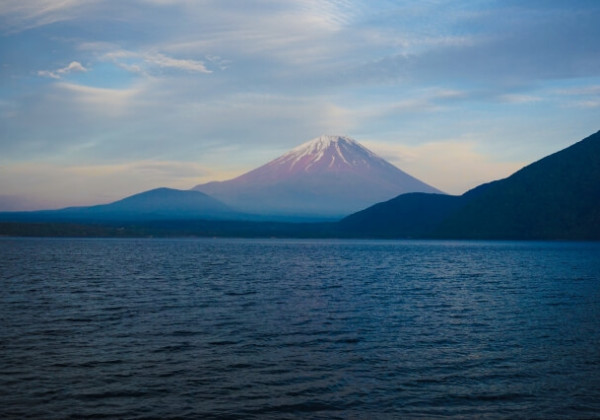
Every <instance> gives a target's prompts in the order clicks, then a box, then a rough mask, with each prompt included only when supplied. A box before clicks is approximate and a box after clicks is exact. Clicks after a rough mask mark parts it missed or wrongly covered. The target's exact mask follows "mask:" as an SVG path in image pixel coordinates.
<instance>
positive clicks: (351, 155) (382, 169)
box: [194, 136, 439, 216]
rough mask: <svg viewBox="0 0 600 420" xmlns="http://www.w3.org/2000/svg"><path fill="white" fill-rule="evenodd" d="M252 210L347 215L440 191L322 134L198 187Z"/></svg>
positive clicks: (350, 141)
mask: <svg viewBox="0 0 600 420" xmlns="http://www.w3.org/2000/svg"><path fill="white" fill-rule="evenodd" d="M194 189H195V190H199V191H202V192H204V193H206V194H209V195H211V196H213V197H215V198H217V199H219V200H221V201H223V202H224V203H226V204H228V205H230V206H232V207H234V208H237V209H239V210H243V211H246V212H255V213H261V214H273V215H298V216H300V215H302V216H343V215H346V214H350V213H352V212H355V211H358V210H361V209H363V208H365V207H368V206H370V205H372V204H375V203H377V202H380V201H384V200H389V199H391V198H393V197H395V196H397V195H399V194H402V193H406V192H439V191H438V190H437V189H435V188H433V187H431V186H429V185H427V184H425V183H423V182H421V181H419V180H418V179H416V178H414V177H412V176H410V175H408V174H407V173H405V172H403V171H401V170H400V169H398V168H397V167H395V166H394V165H392V164H390V163H389V162H387V161H386V160H384V159H382V158H380V157H379V156H377V155H376V154H375V153H373V152H371V151H370V150H368V149H367V148H365V147H363V146H361V145H360V144H359V143H358V142H356V141H355V140H353V139H351V138H349V137H343V136H320V137H317V138H315V139H313V140H310V141H308V142H306V143H304V144H301V145H300V146H298V147H295V148H294V149H292V150H290V151H289V152H287V153H285V154H284V155H282V156H280V157H278V158H276V159H274V160H272V161H271V162H269V163H267V164H265V165H263V166H261V167H259V168H256V169H254V170H252V171H250V172H247V173H245V174H243V175H241V176H239V177H237V178H234V179H231V180H228V181H223V182H210V183H208V184H202V185H198V186H196V187H194Z"/></svg>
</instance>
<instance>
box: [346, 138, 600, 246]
mask: <svg viewBox="0 0 600 420" xmlns="http://www.w3.org/2000/svg"><path fill="white" fill-rule="evenodd" d="M340 225H341V226H340V229H341V231H343V232H344V233H345V234H347V235H349V236H359V237H388V238H405V237H420V238H423V237H431V238H464V239H600V131H599V132H597V133H595V134H593V135H591V136H589V137H587V138H585V139H584V140H582V141H580V142H578V143H576V144H574V145H573V146H571V147H568V148H567V149H564V150H562V151H560V152H557V153H555V154H552V155H550V156H547V157H545V158H543V159H541V160H539V161H537V162H535V163H532V164H531V165H529V166H526V167H525V168H523V169H521V170H520V171H518V172H516V173H514V174H513V175H512V176H510V177H508V178H506V179H503V180H500V181H495V182H491V183H489V184H484V185H480V186H479V187H476V188H474V189H472V190H470V191H468V192H466V193H465V194H463V195H461V196H448V195H440V194H404V195H400V196H398V197H396V198H394V199H392V200H389V201H387V202H383V203H379V204H376V205H374V206H372V207H369V208H367V209H366V210H363V211H360V212H358V213H355V214H353V215H350V216H348V217H346V218H345V219H343V220H342V221H341V222H340Z"/></svg>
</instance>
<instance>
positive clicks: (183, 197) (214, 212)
mask: <svg viewBox="0 0 600 420" xmlns="http://www.w3.org/2000/svg"><path fill="white" fill-rule="evenodd" d="M199 217H201V218H205V219H216V218H231V219H236V218H242V215H241V214H240V213H238V212H236V211H234V210H233V209H231V208H229V207H228V206H226V205H225V204H223V203H221V202H220V201H218V200H215V199H214V198H212V197H210V196H208V195H206V194H204V193H201V192H199V191H190V190H176V189H172V188H156V189H153V190H150V191H145V192H142V193H139V194H135V195H132V196H129V197H126V198H124V199H122V200H118V201H115V202H114V203H109V204H100V205H97V206H89V207H67V208H64V209H60V210H43V211H32V212H12V213H4V214H2V213H0V219H7V218H9V219H11V220H32V219H33V220H38V221H39V220H42V221H43V220H59V221H60V220H62V221H70V220H72V221H107V220H121V221H132V220H167V219H168V220H173V219H197V218H199Z"/></svg>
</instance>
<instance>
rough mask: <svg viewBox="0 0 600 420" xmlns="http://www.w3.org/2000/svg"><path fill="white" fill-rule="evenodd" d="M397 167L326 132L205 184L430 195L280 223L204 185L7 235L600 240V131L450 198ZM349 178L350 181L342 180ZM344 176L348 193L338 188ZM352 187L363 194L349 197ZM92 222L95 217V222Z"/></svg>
mask: <svg viewBox="0 0 600 420" xmlns="http://www.w3.org/2000/svg"><path fill="white" fill-rule="evenodd" d="M374 168H375V169H374ZM398 171H399V170H398V169H397V168H395V167H393V166H392V165H390V164H388V163H387V162H385V161H383V160H382V159H380V158H377V157H376V156H374V155H373V154H372V153H371V152H369V151H368V150H366V149H364V148H362V146H359V145H357V144H356V143H355V142H353V141H351V140H349V139H346V138H339V137H338V138H330V137H321V138H319V139H316V140H313V141H311V142H309V143H306V144H305V145H303V146H301V147H299V148H297V149H294V150H292V151H291V152H290V153H287V154H285V155H283V156H282V157H280V158H278V159H276V160H275V161H273V162H271V163H269V164H267V165H265V166H263V167H261V168H258V169H256V170H254V171H251V172H249V173H248V174H246V175H243V176H241V177H238V178H236V179H234V180H231V181H226V182H223V183H211V184H205V185H204V186H199V187H198V188H200V187H202V188H205V187H206V188H208V187H211V188H213V187H214V191H215V194H217V193H219V191H221V194H222V196H223V197H225V198H227V197H232V196H233V195H234V194H233V192H234V191H238V189H241V191H251V192H253V194H248V196H247V197H245V198H244V199H245V200H250V199H251V197H255V199H256V200H259V198H260V197H263V198H264V200H266V201H267V204H268V206H265V207H264V208H268V209H270V211H273V210H274V209H275V208H277V209H279V210H281V211H284V210H290V209H291V208H292V207H286V205H281V206H280V207H274V206H276V205H277V203H280V202H281V201H285V202H286V203H293V202H294V201H293V199H297V197H304V198H305V199H307V200H308V199H309V198H310V197H311V193H312V194H316V193H317V192H320V193H321V194H325V192H326V191H330V192H331V194H332V197H335V198H336V200H337V199H340V200H345V201H344V205H350V204H349V203H353V204H352V205H356V203H359V202H360V200H365V199H366V198H365V197H366V196H368V195H367V194H365V193H364V192H363V190H362V189H361V188H366V185H368V182H367V181H365V179H368V180H369V182H375V184H382V185H383V186H384V188H381V189H379V192H378V193H377V194H383V192H382V191H390V190H392V189H393V188H394V185H398V184H400V181H404V182H405V184H403V185H404V186H406V185H411V186H413V187H419V188H422V189H425V190H427V191H430V192H409V193H404V194H400V195H398V196H396V197H395V198H393V199H390V200H387V201H382V202H380V203H378V204H375V205H372V206H371V207H368V208H366V209H364V210H362V211H359V212H356V213H353V214H351V215H349V216H347V217H345V218H343V219H342V220H340V221H339V222H329V223H299V222H296V223H282V222H281V221H280V222H273V221H265V220H266V219H263V221H261V222H259V221H257V220H260V219H257V218H256V217H254V218H253V216H251V215H248V214H245V213H243V212H239V211H237V209H234V208H232V207H231V206H228V205H227V204H224V203H223V202H221V201H219V200H217V199H215V198H213V197H211V196H209V195H207V194H205V193H202V192H200V191H194V190H188V191H182V190H172V189H167V188H159V189H156V190H151V191H147V192H144V193H141V194H136V195H134V196H131V197H127V198H125V199H123V200H120V201H117V202H114V203H111V204H106V205H100V206H92V207H80V208H67V209H63V210H56V211H42V212H20V213H0V221H2V222H0V234H5V235H6V234H10V235H43V236H70V235H74V236H150V235H152V236H189V235H191V236H244V237H255V236H263V237H265V236H266V237H277V236H281V237H344V238H452V239H527V240H531V239H540V240H543V239H567V240H600V131H599V132H597V133H595V134H593V135H591V136H589V137H587V138H585V139H584V140H582V141H580V142H578V143H576V144H574V145H572V146H571V147H568V148H566V149H564V150H562V151H559V152H557V153H554V154H552V155H550V156H547V157H545V158H543V159H541V160H539V161H537V162H535V163H532V164H530V165H528V166H526V167H524V168H523V169H521V170H520V171H518V172H516V173H514V174H513V175H511V176H510V177H508V178H505V179H502V180H499V181H494V182H491V183H488V184H483V185H480V186H478V187H476V188H474V189H472V190H470V191H467V192H466V193H465V194H463V195H460V196H453V195H446V194H442V193H440V192H438V191H437V190H435V189H434V188H432V187H429V186H427V185H426V184H422V183H420V181H418V180H415V179H414V178H412V177H410V176H409V175H406V174H404V173H403V172H402V171H399V173H398ZM324 173H325V174H331V173H333V174H334V176H331V177H329V176H327V177H326V176H325V175H323V174H324ZM365 174H370V176H365ZM313 175H314V176H313ZM305 177H308V179H309V180H310V181H306V180H304V178H305ZM324 178H327V179H328V182H324V181H323V179H324ZM332 179H333V180H334V181H332ZM344 179H345V180H348V182H350V184H349V185H343V183H342V180H344ZM394 179H395V180H396V182H397V183H398V184H395V183H394V182H393V180H394ZM318 180H321V181H323V182H322V183H321V184H319V182H318ZM338 181H339V182H340V183H341V184H339V187H340V189H342V190H343V191H344V192H345V193H344V194H342V195H336V194H341V193H340V192H339V191H335V190H334V191H332V190H331V188H332V185H336V182H338ZM363 181H364V183H363V184H361V182H363ZM352 182H355V183H356V184H352ZM294 183H296V184H295V185H296V186H297V187H296V189H295V190H294V191H296V192H298V191H302V194H298V195H291V196H290V197H289V202H288V201H286V200H283V198H284V197H283V196H281V195H279V196H278V197H277V198H278V199H274V198H273V199H269V197H268V196H267V195H265V196H261V194H267V191H270V192H272V193H273V194H275V192H277V191H279V190H278V188H282V189H284V188H283V186H287V187H289V186H290V185H294ZM244 185H245V186H246V189H245V190H244V188H242V187H243V186H244ZM307 185H312V186H313V187H314V189H307ZM353 185H357V188H356V195H358V196H360V200H356V201H352V199H351V197H350V198H348V195H350V196H351V195H352V194H351V193H352V192H353V191H354V189H353V188H352V187H353ZM401 186H402V185H401ZM359 187H360V188H359ZM289 188H291V187H289ZM303 188H304V189H303ZM319 188H320V189H319ZM284 190H285V189H284ZM228 194H231V195H229V196H228ZM316 197H321V199H322V201H323V203H325V204H322V205H321V206H320V207H319V209H321V211H323V209H329V210H330V211H336V208H335V207H333V205H332V204H327V200H326V199H325V198H323V197H322V195H316ZM340 197H341V198H340ZM240 202H243V201H240ZM300 204H301V203H300ZM247 208H251V207H250V206H249V207H247ZM311 208H312V209H314V208H315V207H311V205H310V203H308V205H306V206H304V207H302V209H303V211H308V210H310V209H311ZM67 222H68V223H67ZM90 223H94V225H93V226H92V227H91V228H90ZM102 223H105V224H104V225H102Z"/></svg>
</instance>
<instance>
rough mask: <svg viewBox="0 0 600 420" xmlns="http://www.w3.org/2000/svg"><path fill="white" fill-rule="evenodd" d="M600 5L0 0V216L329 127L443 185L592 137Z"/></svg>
mask: <svg viewBox="0 0 600 420" xmlns="http://www.w3.org/2000/svg"><path fill="white" fill-rule="evenodd" d="M598 22H600V1H597V0H569V1H566V0H560V1H554V0H527V1H523V0H519V1H516V0H514V1H513V0H497V1H492V0H470V1H469V0H466V1H464V0H463V1H450V0H421V1H407V0H404V1H402V0H398V1H391V0H390V1H387V0H364V1H362V0H329V1H328V0H318V1H317V0H237V1H233V0H126V1H124V0H27V1H24V0H2V1H1V2H0V211H1V210H33V209H42V208H61V207H66V206H73V205H90V204H99V203H106V202H110V201H114V200H116V199H119V198H123V197H125V196H128V195H131V194H134V193H138V192H141V191H145V190H148V189H152V188H156V187H171V188H180V189H187V188H192V187H193V186H194V185H197V184H200V183H204V182H208V181H213V180H225V179H229V178H232V177H234V176H237V175H240V174H242V173H244V172H247V171H248V170H251V169H254V168H256V167H258V166H260V165H262V164H264V163H267V162H268V161H270V160H272V159H275V158H276V157H278V156H280V155H281V154H283V153H285V152H286V151H288V150H289V149H291V148H293V147H296V146H298V145H299V144H301V143H304V142H306V141H308V140H310V139H312V138H315V137H317V136H319V135H322V134H329V135H345V136H349V137H351V138H353V139H355V140H357V141H358V142H360V143H361V144H363V145H364V146H366V147H368V148H369V149H371V150H372V151H373V152H375V153H377V154H378V155H380V156H381V157H383V158H385V159H387V160H389V161H390V162H391V163H393V164H395V165H396V166H398V167H399V168H401V169H402V170H404V171H406V172H408V173H410V174H411V175H413V176H416V177H417V178H419V179H421V180H423V181H425V182H427V183H429V184H431V185H433V186H435V187H437V188H439V189H441V190H443V191H445V192H447V193H450V194H461V193H463V192H465V191H466V190H468V189H470V188H472V187H475V186H476V185H479V184H481V183H483V182H488V181H492V180H495V179H500V178H504V177H506V176H509V175H510V174H511V173H513V172H514V171H516V170H518V169H520V168H521V167H523V166H524V165H526V164H528V163H531V162H533V161H535V160H538V159H540V158H542V157H544V156H546V155H548V154H551V153H554V152H556V151H558V150H560V149H563V148H565V147H567V146H569V145H571V144H573V143H575V142H576V141H578V140H581V139H583V138H584V137H586V136H588V135H590V134H593V133H595V132H596V131H598V130H600V25H599V24H598Z"/></svg>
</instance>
